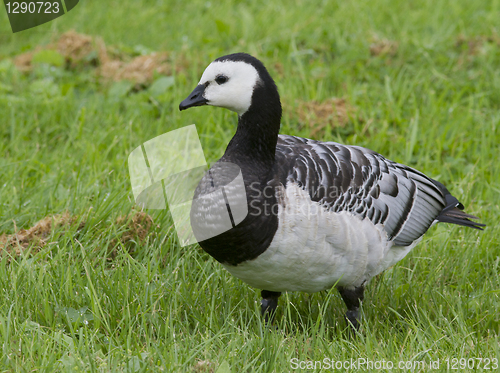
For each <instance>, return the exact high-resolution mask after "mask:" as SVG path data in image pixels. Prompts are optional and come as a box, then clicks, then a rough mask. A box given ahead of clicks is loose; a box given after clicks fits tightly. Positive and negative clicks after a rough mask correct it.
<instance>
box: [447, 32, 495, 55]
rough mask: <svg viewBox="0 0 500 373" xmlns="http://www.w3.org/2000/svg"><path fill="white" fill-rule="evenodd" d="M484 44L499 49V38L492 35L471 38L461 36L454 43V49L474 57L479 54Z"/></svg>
mask: <svg viewBox="0 0 500 373" xmlns="http://www.w3.org/2000/svg"><path fill="white" fill-rule="evenodd" d="M486 44H493V45H496V46H498V47H500V36H499V35H497V34H493V35H490V36H484V35H479V36H472V37H466V36H465V35H463V34H461V35H459V36H458V37H457V39H456V41H455V48H458V49H465V51H466V53H467V54H468V55H470V56H475V55H477V54H479V53H480V52H481V49H482V48H483V47H484V46H485V45H486Z"/></svg>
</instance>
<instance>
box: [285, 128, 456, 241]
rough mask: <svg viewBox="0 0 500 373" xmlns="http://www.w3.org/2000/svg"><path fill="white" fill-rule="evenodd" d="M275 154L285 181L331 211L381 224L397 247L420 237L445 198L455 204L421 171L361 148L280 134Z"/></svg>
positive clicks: (436, 216) (441, 206) (436, 214)
mask: <svg viewBox="0 0 500 373" xmlns="http://www.w3.org/2000/svg"><path fill="white" fill-rule="evenodd" d="M276 158H277V160H278V162H277V163H278V167H279V170H278V174H279V175H280V179H281V181H282V182H283V183H284V184H285V185H286V183H288V182H294V183H297V184H298V185H299V186H300V187H302V188H303V189H304V190H306V191H307V192H308V193H309V196H310V197H311V200H312V201H315V202H318V203H319V204H320V205H322V206H323V207H324V208H325V209H327V210H329V211H333V212H338V213H340V212H343V211H345V212H350V213H352V214H354V215H357V216H359V217H360V218H361V219H365V218H367V219H369V220H370V221H371V222H372V223H373V224H382V225H383V227H384V230H385V231H386V232H387V235H388V238H389V240H392V241H393V242H394V244H395V245H397V246H408V245H411V244H412V243H413V242H414V241H415V240H416V239H418V238H419V237H421V236H422V235H423V234H424V233H425V232H426V231H427V230H428V229H429V227H430V226H431V225H432V223H433V222H434V221H435V220H436V219H437V220H439V219H438V218H439V216H440V214H441V212H442V211H443V210H444V209H445V207H446V206H447V205H448V202H449V203H451V204H455V205H454V206H452V207H455V206H457V205H459V203H458V200H456V199H455V198H454V197H451V195H449V192H448V191H447V190H446V188H444V187H443V186H442V185H441V184H439V183H437V182H436V181H434V180H432V179H430V178H428V177H427V176H425V175H424V174H422V173H421V172H419V171H416V170H414V169H412V168H410V167H407V166H404V165H402V164H398V163H396V162H392V161H389V160H387V159H385V158H384V157H382V156H381V155H380V154H378V153H375V152H373V151H371V150H368V149H365V148H362V147H357V146H345V145H341V144H337V143H334V142H319V141H314V140H308V139H303V138H298V137H294V136H283V135H280V137H279V140H278V145H277V155H276ZM447 195H449V196H450V197H451V198H452V199H453V200H450V201H447ZM455 202H456V203H455Z"/></svg>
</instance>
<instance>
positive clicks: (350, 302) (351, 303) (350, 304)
mask: <svg viewBox="0 0 500 373" xmlns="http://www.w3.org/2000/svg"><path fill="white" fill-rule="evenodd" d="M337 289H338V290H339V293H340V295H341V297H342V299H343V300H344V303H345V304H346V306H347V312H346V314H345V318H346V321H347V324H350V325H351V326H352V327H353V328H354V330H356V331H357V330H359V320H360V315H359V306H360V301H362V300H363V298H364V295H363V293H364V291H365V287H364V286H363V285H361V286H359V287H357V288H354V289H352V290H349V289H346V288H343V287H341V286H339V287H338V288H337Z"/></svg>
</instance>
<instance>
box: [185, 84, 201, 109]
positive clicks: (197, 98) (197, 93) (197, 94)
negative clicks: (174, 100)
mask: <svg viewBox="0 0 500 373" xmlns="http://www.w3.org/2000/svg"><path fill="white" fill-rule="evenodd" d="M204 92H205V86H204V85H201V84H200V85H198V86H197V87H196V88H195V89H194V91H193V92H191V94H190V95H189V96H188V97H187V98H186V99H185V100H184V101H182V102H181V103H180V104H179V110H181V111H182V110H186V109H189V108H190V107H193V106H202V105H206V104H207V102H208V100H207V99H206V98H205V97H203V93H204Z"/></svg>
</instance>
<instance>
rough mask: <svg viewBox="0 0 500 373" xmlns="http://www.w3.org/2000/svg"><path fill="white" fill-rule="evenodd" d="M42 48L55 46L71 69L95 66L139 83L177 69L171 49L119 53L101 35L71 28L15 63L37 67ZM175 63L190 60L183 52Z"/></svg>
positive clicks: (101, 73) (107, 77)
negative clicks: (92, 34)
mask: <svg viewBox="0 0 500 373" xmlns="http://www.w3.org/2000/svg"><path fill="white" fill-rule="evenodd" d="M42 49H48V50H55V51H57V52H58V53H59V54H61V55H62V56H63V57H64V59H65V62H66V68H67V69H70V70H71V69H76V68H78V67H92V68H95V72H96V75H97V76H98V77H100V78H102V80H103V81H104V82H115V81H120V80H128V81H130V82H132V83H135V84H136V85H137V86H141V85H148V84H149V83H151V82H152V81H153V79H154V77H155V76H156V75H171V74H172V73H173V70H174V64H173V59H172V58H171V56H170V55H169V53H167V52H153V53H151V54H148V55H144V56H136V57H132V56H129V55H126V54H124V53H116V51H115V48H112V47H111V48H108V47H107V46H106V45H105V43H104V41H103V40H102V39H100V38H93V37H91V36H89V35H85V34H79V33H77V32H75V31H68V32H66V33H64V34H62V35H61V36H60V37H59V39H57V40H56V41H55V42H53V43H51V44H49V45H46V46H44V47H43V48H42V47H36V48H35V49H34V50H32V51H28V52H26V53H22V54H20V55H18V56H16V57H15V58H14V64H15V66H16V67H17V68H18V69H19V70H20V71H22V72H26V73H29V72H30V71H32V70H33V68H34V64H33V63H32V60H33V56H34V55H35V54H36V53H37V52H38V51H40V50H42ZM178 62H179V63H178V64H177V65H176V66H175V70H176V71H177V72H179V71H181V70H183V69H185V68H186V66H187V65H188V63H187V62H186V60H185V58H184V57H183V56H182V55H181V56H179V57H178Z"/></svg>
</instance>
